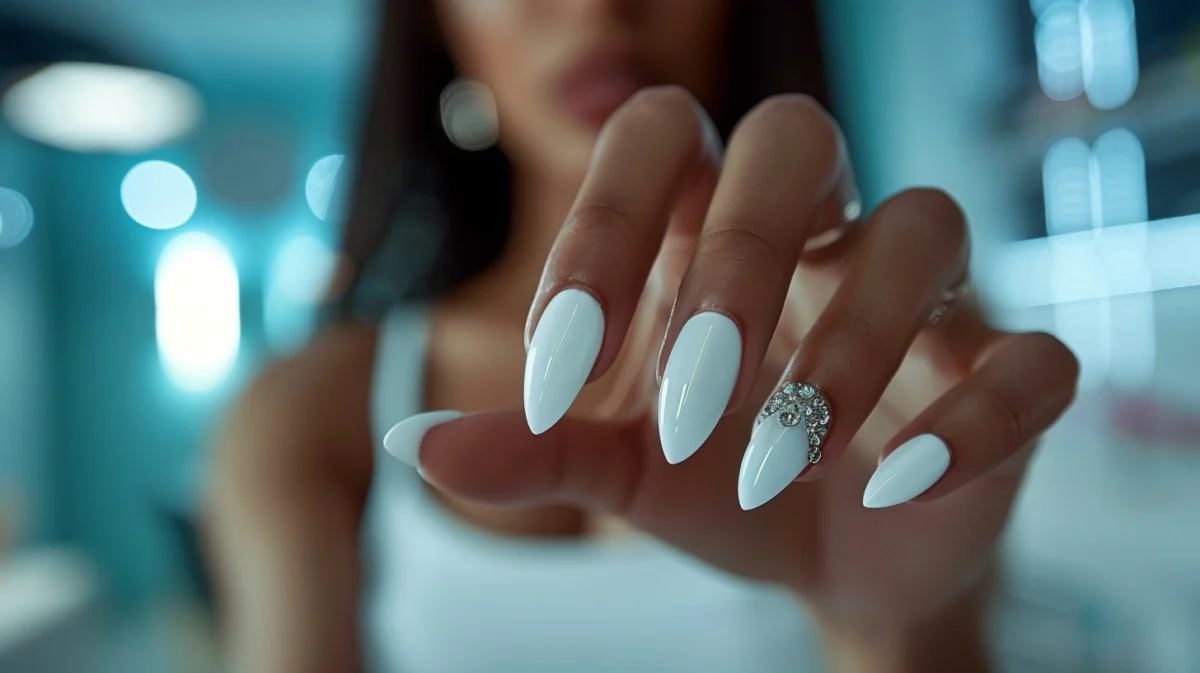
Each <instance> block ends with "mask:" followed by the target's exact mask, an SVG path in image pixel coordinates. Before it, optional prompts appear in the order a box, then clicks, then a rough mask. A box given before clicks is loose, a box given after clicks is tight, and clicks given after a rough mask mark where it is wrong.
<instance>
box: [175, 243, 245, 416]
mask: <svg viewBox="0 0 1200 673" xmlns="http://www.w3.org/2000/svg"><path fill="white" fill-rule="evenodd" d="M154 307H155V333H156V336H157V339H158V354H159V359H160V360H161V361H162V365H163V369H164V370H165V371H166V373H167V376H168V377H169V378H170V379H171V381H172V382H174V383H175V385H177V386H178V387H179V388H181V389H183V390H187V391H190V392H201V391H204V390H208V389H210V388H212V387H214V386H215V385H217V384H218V383H220V382H221V381H222V380H223V379H224V378H225V377H226V376H227V375H228V374H229V372H230V370H231V369H232V368H233V365H234V362H235V361H236V360H237V354H238V348H239V346H240V343H241V315H240V306H239V299H238V272H237V266H236V265H235V264H234V262H233V258H232V257H231V256H230V254H229V251H228V250H227V249H226V248H225V246H224V245H222V244H221V242H220V241H218V240H216V239H215V238H213V237H211V236H209V235H207V234H200V233H185V234H180V235H178V236H177V237H176V238H175V239H174V240H172V241H171V242H170V243H169V244H168V245H167V247H166V248H165V249H164V250H163V252H162V255H161V257H159V260H158V267H157V270H156V272H155V277H154Z"/></svg>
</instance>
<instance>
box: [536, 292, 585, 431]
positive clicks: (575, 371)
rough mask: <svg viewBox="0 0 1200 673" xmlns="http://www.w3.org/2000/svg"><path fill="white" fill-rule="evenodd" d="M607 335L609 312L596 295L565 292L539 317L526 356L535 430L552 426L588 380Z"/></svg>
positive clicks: (565, 411)
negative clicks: (593, 296) (606, 315)
mask: <svg viewBox="0 0 1200 673" xmlns="http://www.w3.org/2000/svg"><path fill="white" fill-rule="evenodd" d="M603 340H604V311H603V310H602V309H601V308H600V304H598V303H597V302H596V300H595V299H593V298H592V295H590V294H588V293H587V292H584V291H583V290H578V289H575V288H568V289H566V290H563V291H562V292H559V293H558V294H557V295H555V296H554V298H553V299H551V300H550V303H549V304H547V305H546V310H545V311H543V312H542V315H541V318H539V319H538V324H537V328H536V329H535V330H534V331H533V338H532V339H530V341H529V352H528V353H527V354H526V356H525V419H526V420H527V421H528V422H529V429H530V430H532V431H533V434H535V435H540V434H541V433H543V432H545V431H547V430H549V429H550V428H551V426H553V425H554V424H555V423H557V422H558V421H559V419H561V418H562V417H563V416H564V415H565V414H566V413H567V410H568V409H570V408H571V404H572V403H573V402H574V401H575V398H576V396H578V395H579V391H580V390H582V389H583V384H584V383H586V382H587V378H588V375H589V374H590V373H591V371H592V367H593V366H595V364H596V356H597V355H599V354H600V344H601V342H603Z"/></svg>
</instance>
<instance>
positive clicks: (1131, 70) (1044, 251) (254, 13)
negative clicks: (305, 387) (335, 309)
mask: <svg viewBox="0 0 1200 673" xmlns="http://www.w3.org/2000/svg"><path fill="white" fill-rule="evenodd" d="M821 9H822V13H821V23H822V34H823V36H824V37H823V39H824V46H825V52H826V55H827V60H828V65H829V68H830V77H831V78H832V89H833V101H834V108H835V110H834V111H835V114H836V116H837V118H838V119H839V121H840V122H841V123H842V125H843V126H844V128H845V130H846V134H847V137H848V139H849V144H850V147H851V151H852V153H853V155H854V157H855V168H856V171H857V173H858V179H859V182H860V184H861V187H862V191H863V194H864V197H865V200H866V201H867V202H868V205H871V204H875V203H878V202H879V201H880V200H882V199H883V198H884V197H885V196H886V195H888V194H891V193H893V192H895V191H897V190H899V189H902V188H905V187H909V186H913V185H935V186H938V187H942V188H944V189H946V190H948V191H949V192H951V193H952V194H954V195H955V196H956V197H957V198H958V199H959V200H960V202H961V203H962V204H963V206H964V209H965V210H966V212H967V213H968V214H969V217H970V227H971V231H972V235H973V237H974V242H973V251H972V273H973V276H974V282H975V286H976V288H977V289H978V291H979V294H980V296H981V297H982V298H983V299H984V301H985V303H986V304H987V306H988V307H989V309H990V310H991V312H992V315H993V316H994V319H995V320H996V321H997V322H999V323H1000V324H1002V325H1004V326H1006V327H1011V328H1019V329H1027V330H1044V331H1048V332H1050V333H1052V334H1054V335H1056V336H1058V337H1059V338H1061V339H1062V340H1063V341H1064V342H1066V343H1067V344H1068V345H1069V346H1070V347H1071V349H1072V350H1073V351H1074V352H1075V354H1076V355H1077V357H1078V358H1079V360H1080V363H1081V365H1082V382H1081V388H1080V395H1079V398H1078V400H1077V401H1076V402H1075V404H1074V405H1073V407H1072V408H1071V410H1070V411H1069V412H1068V413H1067V415H1066V416H1065V417H1064V418H1063V420H1062V421H1061V422H1060V423H1059V424H1058V425H1057V426H1055V428H1054V429H1053V430H1051V431H1050V433H1049V434H1048V435H1047V436H1046V437H1045V439H1044V443H1043V446H1042V448H1041V450H1040V452H1039V453H1038V454H1037V457H1036V459H1035V462H1034V465H1033V467H1032V471H1031V474H1030V476H1029V479H1028V482H1027V483H1026V485H1025V488H1024V490H1023V491H1022V494H1021V496H1020V500H1019V504H1018V509H1017V512H1016V514H1015V516H1014V518H1013V520H1012V522H1011V525H1010V527H1009V531H1008V533H1007V536H1006V539H1005V544H1004V565H1003V573H1004V582H1003V586H1004V597H1003V600H1002V601H1000V602H999V603H998V604H997V605H996V606H995V620H994V623H993V626H992V629H993V636H994V638H993V640H994V644H995V648H996V650H997V652H998V653H999V656H1000V658H1001V661H1002V662H1003V663H1004V666H1005V669H1004V670H1007V671H1014V672H1016V671H1029V672H1039V673H1040V672H1046V673H1058V672H1062V673H1068V672H1075V671H1079V672H1083V671H1088V672H1089V673H1105V672H1109V671H1111V672H1117V671H1121V672H1128V671H1145V672H1153V673H1186V672H1194V671H1200V638H1197V637H1196V634H1198V633H1200V572H1197V568H1200V534H1197V531H1198V530H1200V529H1198V528H1197V521H1200V385H1197V384H1196V381H1197V380H1198V379H1200V360H1198V359H1197V357H1196V344H1197V339H1196V334H1198V333H1200V318H1198V317H1197V316H1198V315H1200V313H1198V312H1197V308H1198V307H1200V263H1198V262H1197V258H1198V255H1200V181H1198V180H1197V178H1196V176H1197V175H1200V4H1197V3H1192V2H1184V1H1176V0H1030V2H1022V1H1005V0H976V1H971V2H964V1H962V0H903V1H901V2H890V1H884V0H837V1H834V0H827V1H825V2H823V3H821ZM377 10H378V7H377V4H376V3H375V2H372V1H369V0H356V1H348V0H208V1H206V2H191V3H186V2H182V3H181V2H156V1H153V0H106V1H105V2H102V3H99V2H88V1H85V0H3V2H0V96H3V98H2V103H0V108H2V111H3V121H2V122H0V671H4V672H5V673H30V672H38V673H42V672H58V671H62V672H64V673H108V672H117V671H119V672H121V673H139V672H142V671H145V672H147V673H150V672H159V671H194V672H196V673H200V672H207V671H219V670H223V668H222V664H221V658H220V655H219V647H218V644H217V641H218V638H217V635H218V634H217V628H216V624H215V621H214V616H215V615H214V609H213V597H212V587H211V581H212V580H211V577H210V576H209V573H208V571H207V570H206V568H205V565H204V563H203V560H202V552H201V550H200V546H199V543H198V542H197V527H198V520H197V516H196V510H197V498H198V494H199V493H200V492H201V490H202V488H203V484H204V483H205V482H204V480H205V479H206V469H207V466H208V463H207V460H206V458H207V456H206V455H205V452H206V447H208V446H209V442H210V440H211V433H212V432H213V426H214V422H215V421H216V419H217V418H218V416H219V414H220V413H221V412H222V410H223V409H224V408H225V407H226V406H227V405H228V404H229V402H230V400H231V398H232V396H233V395H235V394H236V393H237V392H238V391H239V390H240V388H241V387H242V386H243V385H244V384H245V383H246V381H247V379H248V377H249V376H251V375H252V374H253V373H254V372H255V371H256V370H257V369H258V368H259V367H261V366H262V365H263V363H265V362H267V361H269V360H271V359H273V358H277V357H281V356H284V355H286V354H289V353H292V352H294V351H295V350H296V349H298V348H299V347H301V346H302V345H303V344H304V343H305V341H306V340H307V339H308V338H309V337H310V336H311V334H312V333H313V331H314V329H316V327H317V325H318V323H319V315H318V313H319V312H318V305H319V304H320V302H321V300H322V298H323V297H324V296H326V293H327V288H328V286H329V285H330V283H331V282H333V277H334V271H335V269H336V268H337V266H338V252H337V251H338V246H339V240H340V233H341V230H340V223H341V221H342V218H343V216H344V214H345V207H344V202H345V200H346V196H347V194H346V191H347V190H346V189H345V184H344V183H345V182H346V181H347V179H346V178H347V175H348V173H349V171H348V170H343V166H344V165H345V166H346V168H347V169H348V168H349V166H350V165H351V159H352V158H353V153H354V151H355V149H356V148H355V143H356V142H357V138H358V127H359V124H360V123H361V116H362V115H361V107H362V102H363V96H364V87H365V86H366V82H367V79H368V75H369V65H370V59H371V54H372V50H373V49H374V40H375V39H376V30H375V27H374V26H375V22H376V21H377V16H376V14H377ZM442 113H443V116H444V119H443V122H444V123H445V124H446V125H447V130H448V132H450V131H451V130H452V129H453V128H454V127H455V124H460V125H463V124H465V125H466V126H469V125H470V121H471V120H469V119H468V120H466V121H463V120H455V119H453V115H454V113H455V112H454V109H453V106H452V105H446V102H445V101H443V109H442ZM447 115H449V116H447ZM347 157H350V158H347ZM618 646H619V644H618ZM816 661H819V657H817V656H816V655H814V662H816ZM813 665H814V668H812V669H811V670H814V671H815V670H820V669H819V668H816V666H817V665H818V664H816V663H814V664H813ZM806 670H807V669H806Z"/></svg>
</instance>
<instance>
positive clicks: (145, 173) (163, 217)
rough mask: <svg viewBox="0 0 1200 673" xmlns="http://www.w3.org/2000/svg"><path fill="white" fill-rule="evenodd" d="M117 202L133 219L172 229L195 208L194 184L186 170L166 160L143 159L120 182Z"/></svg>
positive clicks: (148, 225) (187, 217)
mask: <svg viewBox="0 0 1200 673" xmlns="http://www.w3.org/2000/svg"><path fill="white" fill-rule="evenodd" d="M121 203H123V204H124V205H125V212H127V213H129V216H130V217H132V218H133V219H134V221H135V222H137V223H138V224H141V225H143V226H146V227H149V228H151V229H172V228H174V227H178V226H179V225H181V224H183V223H184V222H187V221H188V220H190V219H191V217H192V214H194V213H195V212H196V184H195V183H194V182H192V178H191V176H189V175H188V174H187V171H185V170H183V169H182V168H180V167H178V166H176V165H175V164H172V163H167V162H166V161H145V162H142V163H140V164H138V165H137V166H134V167H133V168H132V169H130V171H129V173H127V174H126V175H125V179H124V180H123V181H122V182H121Z"/></svg>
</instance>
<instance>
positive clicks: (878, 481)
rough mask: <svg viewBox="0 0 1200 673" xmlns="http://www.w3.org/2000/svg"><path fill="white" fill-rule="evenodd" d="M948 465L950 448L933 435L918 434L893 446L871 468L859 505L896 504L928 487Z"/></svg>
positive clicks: (881, 505)
mask: <svg viewBox="0 0 1200 673" xmlns="http://www.w3.org/2000/svg"><path fill="white" fill-rule="evenodd" d="M949 467H950V449H949V447H947V446H946V443H945V442H943V441H942V440H941V438H939V437H938V436H937V435H929V434H925V435H918V436H916V437H913V438H912V439H910V440H908V441H907V442H905V443H903V444H901V445H900V446H898V447H896V450H895V451H892V452H891V453H890V454H888V457H887V458H884V459H883V462H882V463H880V464H879V467H877V468H875V474H873V475H871V480H870V481H869V482H867V488H866V490H864V491H863V507H871V508H880V507H891V506H893V505H899V504H900V503H902V502H908V501H909V500H912V499H913V498H915V497H917V496H918V495H921V494H922V493H924V492H925V491H928V490H929V487H931V486H933V485H934V484H936V483H937V481H938V480H939V479H941V478H942V475H944V474H946V470H947V469H949Z"/></svg>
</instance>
